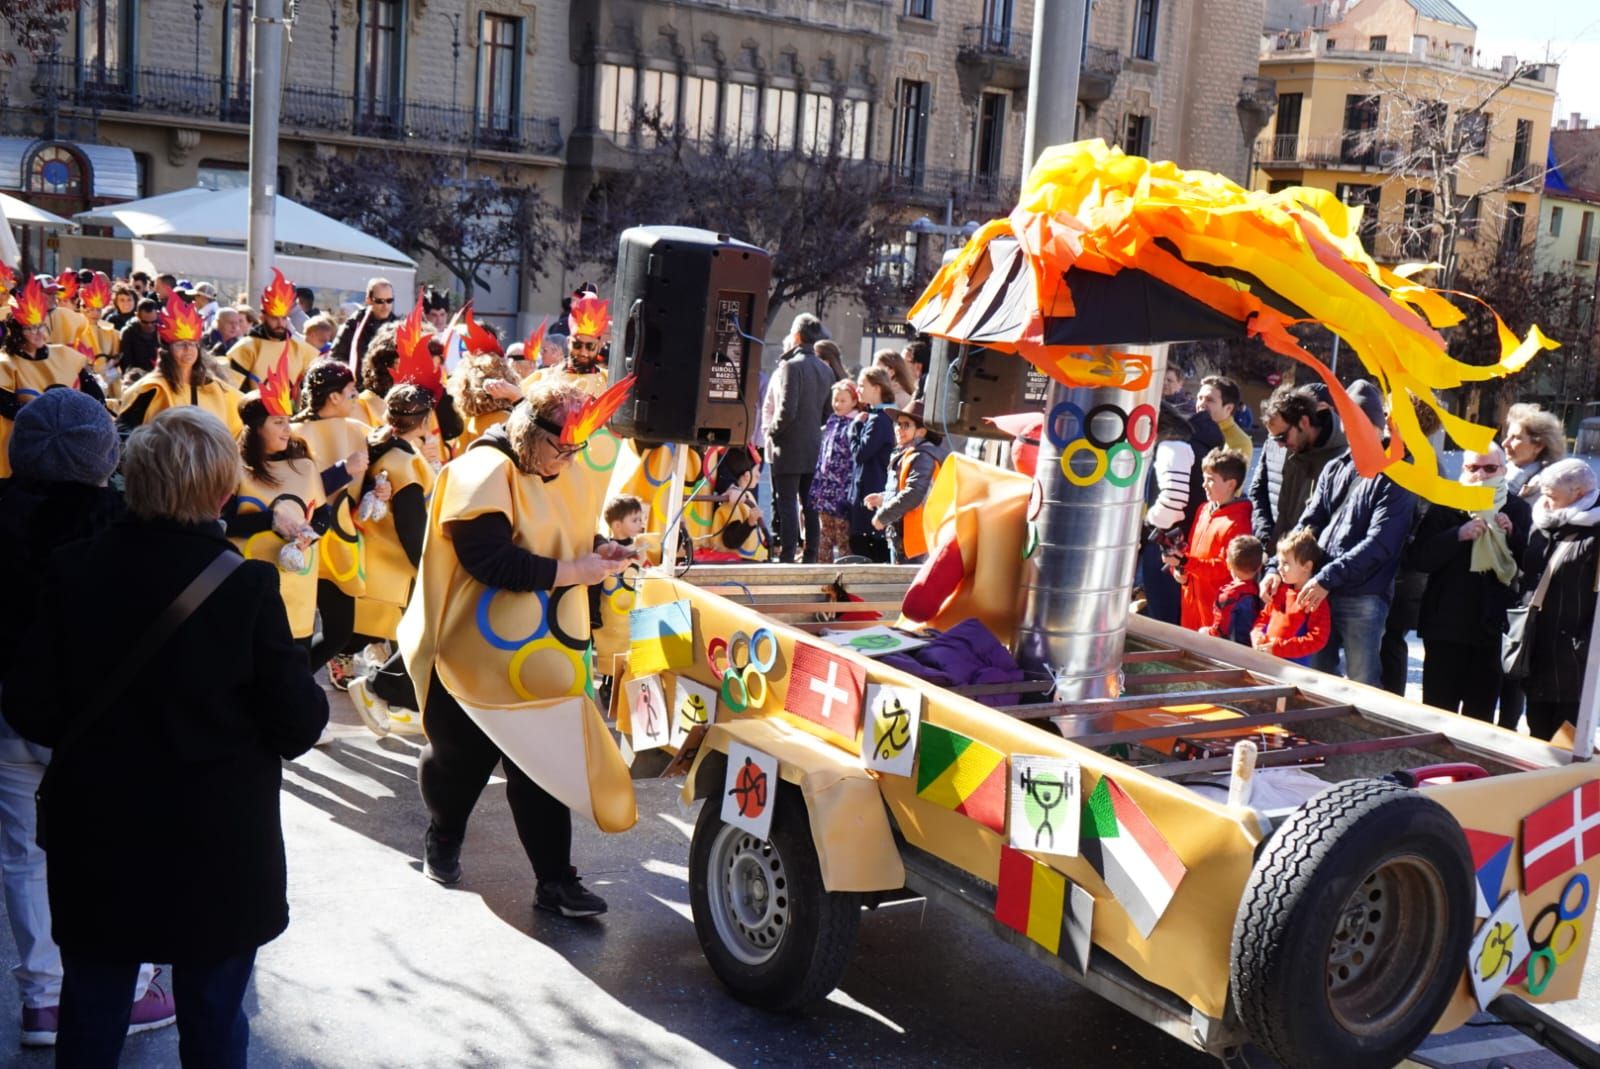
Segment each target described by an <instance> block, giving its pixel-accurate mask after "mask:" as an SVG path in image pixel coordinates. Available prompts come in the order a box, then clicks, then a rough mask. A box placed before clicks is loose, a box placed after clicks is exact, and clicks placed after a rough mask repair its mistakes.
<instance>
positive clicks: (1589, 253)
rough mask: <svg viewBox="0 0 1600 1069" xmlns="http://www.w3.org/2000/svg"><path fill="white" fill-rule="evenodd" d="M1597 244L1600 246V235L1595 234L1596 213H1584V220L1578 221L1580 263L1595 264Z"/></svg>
mask: <svg viewBox="0 0 1600 1069" xmlns="http://www.w3.org/2000/svg"><path fill="white" fill-rule="evenodd" d="M1597 244H1600V235H1597V234H1596V233H1595V232H1594V212H1584V213H1583V218H1582V219H1579V220H1578V262H1579V263H1585V264H1592V263H1594V261H1595V246H1596V245H1597Z"/></svg>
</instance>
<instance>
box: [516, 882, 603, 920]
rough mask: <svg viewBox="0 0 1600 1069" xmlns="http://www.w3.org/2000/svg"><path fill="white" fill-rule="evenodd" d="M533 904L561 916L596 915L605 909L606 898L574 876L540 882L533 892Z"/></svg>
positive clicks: (537, 907)
mask: <svg viewBox="0 0 1600 1069" xmlns="http://www.w3.org/2000/svg"><path fill="white" fill-rule="evenodd" d="M533 905H534V908H536V909H542V910H545V911H547V912H549V913H559V914H561V915H562V916H563V917H598V916H600V914H602V913H604V912H605V911H606V900H605V899H603V898H601V897H600V896H599V895H597V894H595V893H594V892H593V891H591V890H589V889H588V888H587V887H585V886H584V885H583V881H582V880H580V879H578V877H576V876H570V877H568V878H567V879H565V880H561V881H559V882H546V883H541V884H540V885H539V888H538V890H537V891H535V892H534V896H533Z"/></svg>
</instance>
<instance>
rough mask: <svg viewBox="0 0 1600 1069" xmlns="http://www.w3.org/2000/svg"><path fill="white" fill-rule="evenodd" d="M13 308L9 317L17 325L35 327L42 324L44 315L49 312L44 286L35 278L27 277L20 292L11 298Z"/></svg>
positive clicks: (48, 300) (48, 301)
mask: <svg viewBox="0 0 1600 1069" xmlns="http://www.w3.org/2000/svg"><path fill="white" fill-rule="evenodd" d="M11 301H12V304H13V308H12V311H11V318H12V319H15V320H16V321H17V325H18V326H23V327H37V326H41V325H43V323H44V321H45V317H46V316H48V315H49V314H50V299H49V298H48V297H46V296H45V294H44V287H43V286H41V285H39V280H38V279H36V278H30V279H28V284H27V285H26V286H24V287H22V292H21V293H19V294H17V295H16V296H15V297H13V298H11Z"/></svg>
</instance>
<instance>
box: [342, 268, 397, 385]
mask: <svg viewBox="0 0 1600 1069" xmlns="http://www.w3.org/2000/svg"><path fill="white" fill-rule="evenodd" d="M399 318H400V317H399V316H397V315H395V312H394V286H393V284H391V283H390V282H389V280H388V279H386V278H371V279H368V280H367V306H366V307H365V308H363V309H362V310H361V311H359V312H357V313H356V314H355V315H353V316H351V317H350V318H349V319H346V320H345V321H344V323H343V324H342V325H341V326H340V327H339V333H338V334H337V335H335V336H334V339H333V352H332V357H333V359H335V360H337V361H339V362H340V363H341V364H348V365H349V367H350V370H351V371H353V372H355V376H356V381H357V382H360V381H361V362H362V361H363V360H365V359H366V356H367V346H368V345H371V344H372V338H373V335H375V334H377V333H378V330H379V328H381V327H382V326H383V325H384V324H385V323H393V322H394V321H395V320H397V319H399Z"/></svg>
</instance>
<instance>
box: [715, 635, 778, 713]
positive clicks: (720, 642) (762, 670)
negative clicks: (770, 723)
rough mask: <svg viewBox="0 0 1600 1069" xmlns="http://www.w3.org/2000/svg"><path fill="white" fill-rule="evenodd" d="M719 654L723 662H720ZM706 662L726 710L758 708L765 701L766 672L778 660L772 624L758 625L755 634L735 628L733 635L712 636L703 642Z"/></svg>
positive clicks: (737, 710) (738, 710)
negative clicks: (763, 648)
mask: <svg viewBox="0 0 1600 1069" xmlns="http://www.w3.org/2000/svg"><path fill="white" fill-rule="evenodd" d="M763 645H765V646H766V649H767V655H766V656H765V657H763V656H762V655H761V648H762V646H763ZM718 658H721V659H722V660H723V662H724V663H723V664H721V665H719V664H718V663H717V661H718ZM706 663H707V664H709V665H710V666H711V674H712V675H714V676H716V678H717V679H718V680H719V681H720V682H721V683H722V704H724V705H726V706H727V707H728V709H729V711H731V712H734V713H742V712H744V711H745V710H746V709H759V708H761V707H762V706H763V705H765V704H766V703H767V692H768V689H769V688H768V685H767V673H768V672H770V671H772V666H773V665H775V664H777V663H778V636H777V635H775V634H773V633H772V630H771V628H766V627H759V628H757V629H756V630H755V633H754V634H746V633H745V632H743V631H735V632H734V633H733V637H732V638H727V639H723V638H714V639H712V640H711V641H710V642H709V643H708V644H707V645H706Z"/></svg>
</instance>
